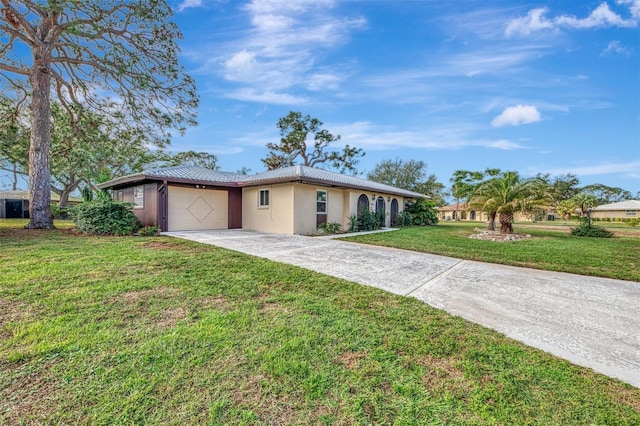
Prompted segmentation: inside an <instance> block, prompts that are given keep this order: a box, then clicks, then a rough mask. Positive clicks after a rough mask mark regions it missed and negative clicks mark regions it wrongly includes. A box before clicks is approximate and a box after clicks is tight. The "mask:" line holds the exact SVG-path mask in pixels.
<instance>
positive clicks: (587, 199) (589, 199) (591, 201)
mask: <svg viewBox="0 0 640 426" xmlns="http://www.w3.org/2000/svg"><path fill="white" fill-rule="evenodd" d="M571 202H572V203H573V205H574V206H575V208H576V209H580V217H582V216H584V215H585V213H586V212H587V210H589V209H590V208H591V207H593V206H595V205H596V203H597V202H598V200H597V198H596V197H595V196H594V195H592V194H588V193H586V192H581V193H580V194H578V195H575V196H574V197H573V198H571Z"/></svg>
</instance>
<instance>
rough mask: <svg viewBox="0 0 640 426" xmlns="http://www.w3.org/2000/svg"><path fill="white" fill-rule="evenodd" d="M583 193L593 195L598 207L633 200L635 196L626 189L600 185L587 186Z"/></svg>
mask: <svg viewBox="0 0 640 426" xmlns="http://www.w3.org/2000/svg"><path fill="white" fill-rule="evenodd" d="M581 192H582V193H585V194H591V195H593V196H594V197H595V199H596V201H595V204H594V205H596V206H599V205H602V204H610V203H617V202H620V201H626V200H631V199H633V194H631V192H629V191H627V190H626V189H622V188H617V187H611V186H606V185H602V184H599V183H596V184H593V185H587V186H585V187H584V188H582V191H581Z"/></svg>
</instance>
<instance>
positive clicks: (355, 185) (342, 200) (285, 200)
mask: <svg viewBox="0 0 640 426" xmlns="http://www.w3.org/2000/svg"><path fill="white" fill-rule="evenodd" d="M99 187H100V188H101V189H111V190H112V191H113V198H114V199H116V200H120V201H127V202H131V203H133V206H134V207H133V211H134V213H135V214H136V216H137V217H138V219H139V220H140V222H141V223H142V224H143V225H150V226H158V228H160V230H162V231H184V230H199V229H237V228H243V229H248V230H254V231H260V232H266V233H281V234H312V233H315V232H316V230H317V228H318V226H320V225H321V224H323V223H326V222H336V223H339V224H341V225H342V227H343V228H344V229H346V228H348V226H349V217H350V216H352V215H359V214H360V213H361V212H362V211H363V210H364V209H369V210H372V211H382V212H383V213H384V214H385V220H386V223H385V225H386V226H390V225H391V224H392V223H393V222H394V219H395V218H396V217H397V216H398V215H399V214H400V212H402V210H403V209H404V206H405V203H406V202H407V201H415V200H416V199H418V198H421V197H424V195H422V194H419V193H416V192H411V191H406V190H403V189H400V188H395V187H392V186H389V185H384V184H380V183H377V182H372V181H368V180H365V179H360V178H356V177H352V176H345V175H342V174H339V173H334V172H329V171H326V170H320V169H314V168H311V167H306V166H291V167H285V168H281V169H276V170H271V171H267V172H264V173H259V174H256V175H252V176H245V175H240V174H237V173H227V172H219V171H214V170H210V169H205V168H201V167H190V166H180V167H169V168H163V169H156V170H150V171H145V172H142V173H138V174H134V175H129V176H124V177H121V178H118V179H114V180H112V181H109V182H105V183H103V184H101V185H99Z"/></svg>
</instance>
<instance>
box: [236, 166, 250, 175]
mask: <svg viewBox="0 0 640 426" xmlns="http://www.w3.org/2000/svg"><path fill="white" fill-rule="evenodd" d="M236 173H238V174H240V175H244V176H247V175H248V174H249V173H251V169H250V168H248V167H247V166H242V167H240V168H239V169H238V171H237V172H236Z"/></svg>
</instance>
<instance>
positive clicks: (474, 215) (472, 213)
mask: <svg viewBox="0 0 640 426" xmlns="http://www.w3.org/2000/svg"><path fill="white" fill-rule="evenodd" d="M469 219H471V220H476V212H475V211H472V212H471V213H470V217H469Z"/></svg>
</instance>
